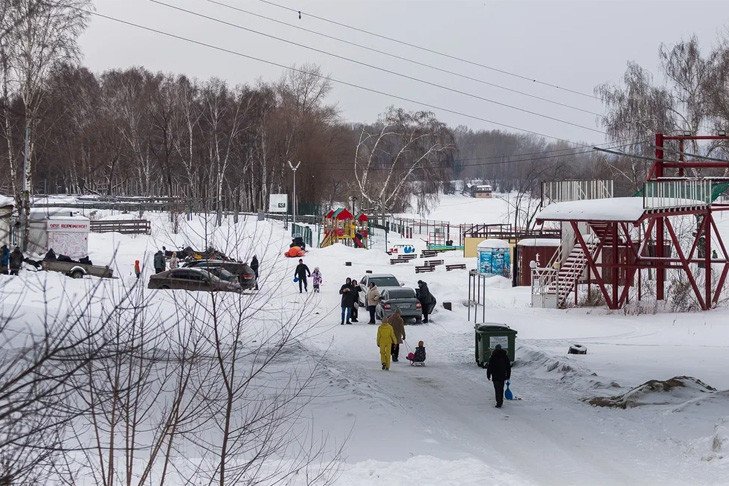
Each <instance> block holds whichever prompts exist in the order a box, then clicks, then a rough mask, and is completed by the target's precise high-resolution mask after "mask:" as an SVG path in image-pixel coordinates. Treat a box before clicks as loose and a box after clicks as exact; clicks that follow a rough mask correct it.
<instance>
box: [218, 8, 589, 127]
mask: <svg viewBox="0 0 729 486" xmlns="http://www.w3.org/2000/svg"><path fill="white" fill-rule="evenodd" d="M208 2H210V3H214V4H215V5H220V6H221V7H225V8H229V9H231V10H235V11H237V12H241V13H245V14H248V15H251V16H253V17H258V18H260V19H264V20H268V21H269V22H274V23H277V24H280V25H285V26H287V27H291V28H292V29H297V30H301V31H303V32H308V33H310V34H314V35H318V36H320V37H324V38H326V39H331V40H335V41H337V42H341V43H343V44H347V45H350V46H355V47H359V48H360V49H364V50H367V51H371V52H375V53H377V54H382V55H384V56H388V57H391V58H393V59H397V60H400V61H405V62H409V63H411V64H415V65H417V66H423V67H426V68H429V69H433V70H435V71H439V72H442V73H446V74H450V75H453V76H457V77H460V78H463V79H467V80H469V81H475V82H477V83H480V84H483V85H486V86H491V87H494V88H498V89H503V90H505V91H509V92H511V93H517V94H520V95H522V96H527V97H529V98H533V99H537V100H540V101H545V102H547V103H552V104H554V105H557V106H562V107H564V108H569V109H571V110H576V111H580V112H583V113H587V114H590V115H595V116H602V114H601V113H597V112H595V111H590V110H586V109H584V108H580V107H578V106H573V105H570V104H567V103H562V102H559V101H555V100H552V99H549V98H544V97H542V96H537V95H534V94H531V93H527V92H524V91H520V90H518V89H514V88H509V87H507V86H502V85H500V84H496V83H491V82H489V81H484V80H483V79H479V78H474V77H472V76H468V75H466V74H463V73H458V72H455V71H451V70H448V69H443V68H440V67H438V66H434V65H432V64H428V63H425V62H421V61H416V60H415V59H410V58H407V57H404V56H399V55H397V54H393V53H391V52H387V51H383V50H380V49H376V48H374V47H370V46H366V45H363V44H358V43H357V42H352V41H349V40H346V39H342V38H340V37H335V36H333V35H329V34H325V33H324V32H319V31H316V30H312V29H307V28H306V27H301V26H298V25H294V24H291V23H289V22H284V21H283V20H278V19H275V18H273V17H268V16H266V15H262V14H259V13H256V12H251V11H250V10H245V9H242V8H239V7H234V6H233V5H229V4H227V3H223V2H218V1H217V0H208Z"/></svg>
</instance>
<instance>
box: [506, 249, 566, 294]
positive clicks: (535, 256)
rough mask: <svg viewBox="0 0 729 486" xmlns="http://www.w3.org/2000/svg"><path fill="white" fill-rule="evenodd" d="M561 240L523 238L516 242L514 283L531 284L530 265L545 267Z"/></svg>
mask: <svg viewBox="0 0 729 486" xmlns="http://www.w3.org/2000/svg"><path fill="white" fill-rule="evenodd" d="M561 244H562V241H561V240H560V239H559V238H525V239H523V240H519V242H518V243H517V244H516V255H515V260H514V271H515V272H516V274H517V280H516V285H526V286H529V285H531V284H532V269H531V267H532V265H531V262H534V263H535V265H536V266H537V267H545V266H546V265H547V263H549V261H550V260H551V259H552V257H553V256H554V254H555V253H557V251H558V250H559V247H560V245H561Z"/></svg>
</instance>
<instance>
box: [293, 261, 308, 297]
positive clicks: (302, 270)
mask: <svg viewBox="0 0 729 486" xmlns="http://www.w3.org/2000/svg"><path fill="white" fill-rule="evenodd" d="M307 276H311V272H310V271H309V267H307V266H306V265H305V264H304V260H302V259H301V258H299V264H298V265H296V271H295V272H294V277H296V278H298V279H299V293H301V289H302V286H303V289H304V291H306V292H308V291H309V287H308V282H307V281H306V277H307Z"/></svg>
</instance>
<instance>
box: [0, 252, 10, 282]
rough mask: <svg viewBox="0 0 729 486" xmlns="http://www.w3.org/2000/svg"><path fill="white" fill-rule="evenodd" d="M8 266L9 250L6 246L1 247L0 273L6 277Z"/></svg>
mask: <svg viewBox="0 0 729 486" xmlns="http://www.w3.org/2000/svg"><path fill="white" fill-rule="evenodd" d="M9 264H10V248H8V245H3V246H2V248H0V267H1V268H0V273H2V274H3V275H6V274H7V273H8V271H9V270H8V265H9Z"/></svg>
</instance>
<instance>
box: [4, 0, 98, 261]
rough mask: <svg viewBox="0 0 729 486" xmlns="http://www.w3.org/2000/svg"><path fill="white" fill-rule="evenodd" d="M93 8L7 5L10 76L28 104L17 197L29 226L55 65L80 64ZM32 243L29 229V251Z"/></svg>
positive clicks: (32, 0) (16, 1) (67, 0)
mask: <svg viewBox="0 0 729 486" xmlns="http://www.w3.org/2000/svg"><path fill="white" fill-rule="evenodd" d="M6 3H7V2H6ZM89 6H90V0H53V1H50V2H47V3H45V4H44V5H43V8H38V2H37V0H13V1H11V2H9V4H8V5H6V7H8V8H7V9H6V10H5V12H4V18H3V21H4V22H5V25H8V26H12V28H9V30H8V27H6V28H5V29H6V30H7V32H8V33H7V34H6V35H5V36H4V38H5V39H6V40H7V42H6V43H5V44H4V46H5V47H4V50H5V51H6V53H5V54H4V57H6V63H7V64H6V65H7V74H6V76H7V77H8V78H9V84H10V86H11V88H14V90H15V91H16V93H17V95H18V96H19V98H20V100H21V101H22V107H23V112H24V127H25V150H24V152H25V155H24V170H23V176H22V177H23V190H22V194H18V195H17V196H16V197H17V199H18V201H17V202H18V206H19V207H20V208H22V211H23V212H24V214H25V219H26V220H27V219H28V218H29V215H30V192H31V191H32V190H33V160H34V159H33V148H34V138H33V137H34V133H35V128H36V127H37V126H38V122H39V119H38V115H39V109H40V106H41V101H42V98H43V93H44V90H43V85H44V83H45V80H46V79H47V77H48V75H49V73H50V70H51V69H52V68H53V67H54V65H55V64H57V63H59V62H68V63H73V62H76V61H77V60H78V57H79V49H78V45H77V43H76V40H77V38H78V36H79V35H80V34H81V32H82V31H83V29H84V28H85V27H86V23H87V19H88V14H87V13H86V11H85V9H87V8H88V7H89ZM5 39H4V41H3V42H5ZM10 163H11V164H12V163H13V160H11V161H10ZM16 164H17V162H16ZM27 241H28V226H27V224H26V225H25V228H24V230H23V245H24V246H27ZM24 249H25V248H24Z"/></svg>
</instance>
